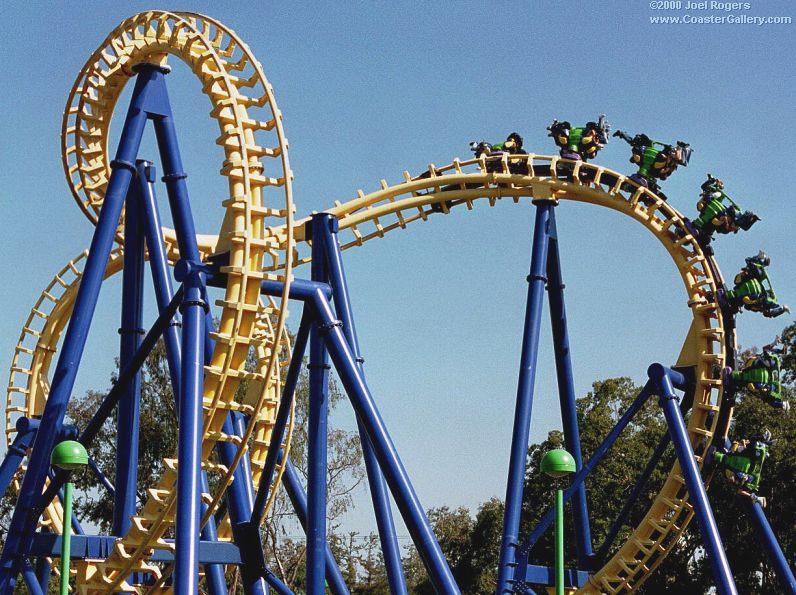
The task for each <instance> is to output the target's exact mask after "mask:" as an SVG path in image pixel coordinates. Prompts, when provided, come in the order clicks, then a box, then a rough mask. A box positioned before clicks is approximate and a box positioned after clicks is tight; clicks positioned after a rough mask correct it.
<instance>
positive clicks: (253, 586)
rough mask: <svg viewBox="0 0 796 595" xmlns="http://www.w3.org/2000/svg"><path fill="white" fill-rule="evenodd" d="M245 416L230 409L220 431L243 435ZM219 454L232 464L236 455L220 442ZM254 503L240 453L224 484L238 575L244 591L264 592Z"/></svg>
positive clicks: (246, 463) (251, 594)
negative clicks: (229, 479) (238, 556)
mask: <svg viewBox="0 0 796 595" xmlns="http://www.w3.org/2000/svg"><path fill="white" fill-rule="evenodd" d="M246 422H247V418H246V416H245V415H243V414H242V413H240V412H237V411H231V412H230V413H229V415H228V416H227V419H226V420H224V425H223V427H222V429H221V431H222V432H224V433H225V434H226V433H229V434H230V435H236V436H240V437H242V436H243V434H244V432H245V429H246ZM217 449H218V452H219V457H220V459H221V461H222V463H223V464H224V465H228V466H231V465H232V463H233V461H234V458H235V451H236V449H235V447H234V446H233V445H232V444H230V443H228V442H222V443H220V444H219V445H218V447H217ZM253 504H254V488H253V486H252V472H251V466H250V464H249V459H248V458H247V457H245V456H244V457H242V458H241V459H240V462H239V464H238V467H237V468H236V469H235V479H234V481H233V482H232V484H231V485H230V486H229V487H228V488H227V505H228V510H229V518H230V521H231V523H232V532H233V535H234V537H235V541H236V542H237V543H238V544H239V545H240V547H241V548H242V552H241V557H242V558H243V564H241V579H242V582H243V590H244V592H245V593H246V594H247V595H267V593H268V587H267V585H266V575H267V572H266V566H265V558H264V556H263V546H262V542H261V541H260V533H259V524H258V525H253V524H252V523H251V514H252V505H253Z"/></svg>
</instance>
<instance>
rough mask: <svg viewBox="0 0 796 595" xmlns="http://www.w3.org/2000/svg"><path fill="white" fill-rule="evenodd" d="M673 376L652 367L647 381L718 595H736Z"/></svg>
mask: <svg viewBox="0 0 796 595" xmlns="http://www.w3.org/2000/svg"><path fill="white" fill-rule="evenodd" d="M671 373H672V372H671V371H670V370H668V369H666V368H664V367H663V366H662V365H660V364H653V365H651V366H650V368H649V372H648V374H649V377H650V379H651V380H652V381H653V382H654V383H655V384H656V387H657V392H658V397H659V399H658V400H659V403H660V405H661V408H662V409H663V415H664V416H665V417H666V423H667V425H668V427H669V433H670V434H671V436H672V444H674V451H675V453H676V454H677V460H678V461H679V462H680V468H681V469H682V472H683V477H684V478H685V484H686V487H687V488H688V494H689V496H690V498H691V503H692V505H693V507H694V513H695V514H696V517H697V522H698V523H699V530H700V532H701V533H702V539H703V540H704V542H705V549H706V550H707V553H708V559H709V560H710V566H711V569H712V570H713V578H714V579H715V580H716V591H717V593H719V595H736V594H737V593H738V589H737V588H736V586H735V580H734V579H733V577H732V571H731V570H730V564H729V562H728V561H727V554H726V552H725V551H724V546H723V545H722V543H721V536H720V535H719V530H718V527H717V526H716V520H715V519H714V518H713V511H712V510H711V508H710V502H709V501H708V495H707V492H706V491H705V484H704V483H703V482H702V476H701V474H700V472H699V467H697V464H696V459H695V458H694V450H693V448H691V442H690V440H689V439H688V431H687V430H686V427H685V423H684V422H683V417H682V415H681V414H680V408H679V406H678V403H677V395H676V393H675V392H674V386H672V379H671V377H670V374H671Z"/></svg>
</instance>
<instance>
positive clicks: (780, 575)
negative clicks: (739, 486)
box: [740, 496, 796, 595]
mask: <svg viewBox="0 0 796 595" xmlns="http://www.w3.org/2000/svg"><path fill="white" fill-rule="evenodd" d="M740 499H741V500H743V506H744V508H746V511H747V513H748V514H749V518H750V519H751V521H752V526H753V527H754V528H755V532H756V533H757V537H758V539H759V541H760V543H761V544H762V546H763V549H765V550H766V554H768V559H769V560H770V561H771V565H772V566H773V567H774V572H775V573H776V575H777V579H779V584H780V586H781V587H782V592H783V593H787V594H788V595H796V578H794V576H793V568H791V565H790V563H789V562H788V559H787V558H786V557H785V553H784V552H783V551H782V547H781V546H780V545H779V540H778V539H777V536H776V535H775V534H774V530H773V529H772V528H771V524H770V523H769V522H768V519H767V518H766V513H765V511H764V510H763V505H762V504H761V503H760V499H759V498H757V497H756V496H755V497H752V498H749V497H741V498H740Z"/></svg>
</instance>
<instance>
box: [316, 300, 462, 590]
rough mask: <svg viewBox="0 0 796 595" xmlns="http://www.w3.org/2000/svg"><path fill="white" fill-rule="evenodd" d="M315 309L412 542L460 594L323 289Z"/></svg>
mask: <svg viewBox="0 0 796 595" xmlns="http://www.w3.org/2000/svg"><path fill="white" fill-rule="evenodd" d="M312 307H313V309H314V314H315V317H316V320H317V324H318V325H319V327H321V328H322V329H323V330H324V335H323V336H324V339H325V342H326V346H327V348H328V350H329V355H330V357H331V359H332V361H333V362H334V366H335V369H336V370H337V373H338V375H339V376H340V381H341V382H342V384H343V387H344V388H345V390H346V393H347V394H348V397H349V400H350V401H351V404H352V406H353V407H354V411H355V413H356V414H357V416H358V417H359V419H360V420H361V422H362V425H363V426H364V428H365V432H366V434H367V436H368V439H369V440H370V443H371V444H372V445H373V450H374V451H375V453H376V457H377V459H378V461H379V466H380V467H381V470H382V473H384V476H385V479H386V480H387V485H388V486H389V487H390V491H391V492H392V496H393V499H394V500H395V503H396V505H397V506H398V510H400V512H401V516H402V517H403V519H404V523H405V524H406V526H407V528H408V529H409V534H410V535H411V536H412V541H413V542H414V544H415V547H416V548H417V549H418V553H419V554H420V558H421V560H422V561H423V565H424V566H425V567H426V570H427V571H428V574H429V579H430V580H431V583H432V585H433V586H434V589H435V590H436V591H437V592H438V593H445V594H448V593H459V592H460V591H459V587H458V586H457V585H456V581H455V580H454V578H453V573H452V572H451V570H450V567H449V566H448V563H447V561H446V560H445V556H444V555H443V553H442V550H441V548H440V546H439V542H438V541H437V538H436V537H435V535H434V532H433V531H432V530H431V525H430V523H429V521H428V517H426V514H425V512H424V510H423V507H422V505H421V504H420V500H419V499H418V497H417V494H416V493H415V491H414V488H413V487H412V483H411V481H410V480H409V476H408V475H407V473H406V469H405V467H404V466H403V463H402V462H401V459H400V457H399V456H398V452H397V450H396V449H395V445H394V444H393V442H392V439H391V438H390V435H389V433H388V432H387V427H386V425H385V424H384V420H383V419H382V418H381V415H380V414H379V411H378V408H377V407H376V403H375V402H374V400H373V395H372V394H371V393H370V389H369V388H368V386H367V383H366V382H365V379H364V378H363V377H362V375H361V374H360V372H359V367H358V365H357V361H356V357H354V354H353V353H352V352H351V348H350V347H349V345H348V341H347V340H346V338H345V335H344V333H343V331H342V328H341V323H340V321H339V320H337V318H336V317H335V315H334V312H333V310H332V307H331V304H330V303H329V300H328V299H327V298H326V296H325V295H324V292H323V291H322V289H321V288H320V287H319V288H318V289H317V290H316V291H315V295H314V299H313V301H312Z"/></svg>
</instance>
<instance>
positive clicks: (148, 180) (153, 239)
mask: <svg viewBox="0 0 796 595" xmlns="http://www.w3.org/2000/svg"><path fill="white" fill-rule="evenodd" d="M156 171H157V170H156V168H155V166H154V165H153V164H152V163H151V162H150V161H146V160H143V159H139V160H138V161H137V162H136V172H137V174H138V179H137V181H136V184H135V185H134V186H135V189H136V191H137V193H138V200H139V202H140V204H141V211H142V225H141V228H142V231H143V235H144V237H145V238H146V246H147V250H148V251H149V265H150V267H149V268H150V272H151V274H152V285H153V287H154V290H155V301H156V303H157V306H158V312H160V313H161V314H162V313H163V312H164V311H166V309H167V308H168V305H169V304H170V303H171V301H172V299H173V297H174V289H173V287H172V282H171V273H170V271H169V263H168V258H167V255H166V250H165V244H164V240H163V231H162V229H161V224H160V209H159V208H158V204H157V199H156V196H155V186H154V183H155V180H156V178H157V175H156ZM182 214H183V215H185V213H184V212H183V213H182ZM188 214H189V215H190V212H188ZM180 223H181V222H180ZM194 242H195V240H194ZM180 248H181V250H182V247H180ZM186 250H190V247H186ZM192 253H193V254H198V251H196V252H192ZM180 326H181V323H180V321H179V316H178V315H177V314H175V315H174V317H173V318H172V320H171V322H170V324H169V325H168V326H167V327H166V328H165V329H164V331H163V343H164V346H165V351H166V362H167V365H168V369H169V378H170V380H171V387H172V392H173V393H174V398H175V410H176V411H177V414H178V415H179V410H180V402H179V395H180V370H181V369H182V353H181V347H180V333H179V332H178V328H179V327H180ZM205 336H207V335H206V334H205ZM209 357H210V356H209V355H208V354H207V349H206V348H205V358H206V359H208V358H209ZM201 482H202V491H203V492H208V491H209V488H208V482H207V474H206V473H205V472H204V471H202V472H201ZM201 508H202V510H201V513H202V514H203V515H204V513H205V512H206V510H207V505H206V504H205V503H204V502H202V507H201ZM200 537H201V539H203V540H206V541H214V540H215V539H216V537H217V535H216V520H215V519H214V518H211V519H210V520H209V521H208V522H207V523H206V524H205V526H204V527H202V531H201V534H200ZM205 574H206V575H207V577H206V583H207V587H208V590H209V591H210V593H211V595H225V594H226V592H227V590H228V588H227V582H226V578H225V576H224V567H223V566H222V565H220V564H206V565H205Z"/></svg>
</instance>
